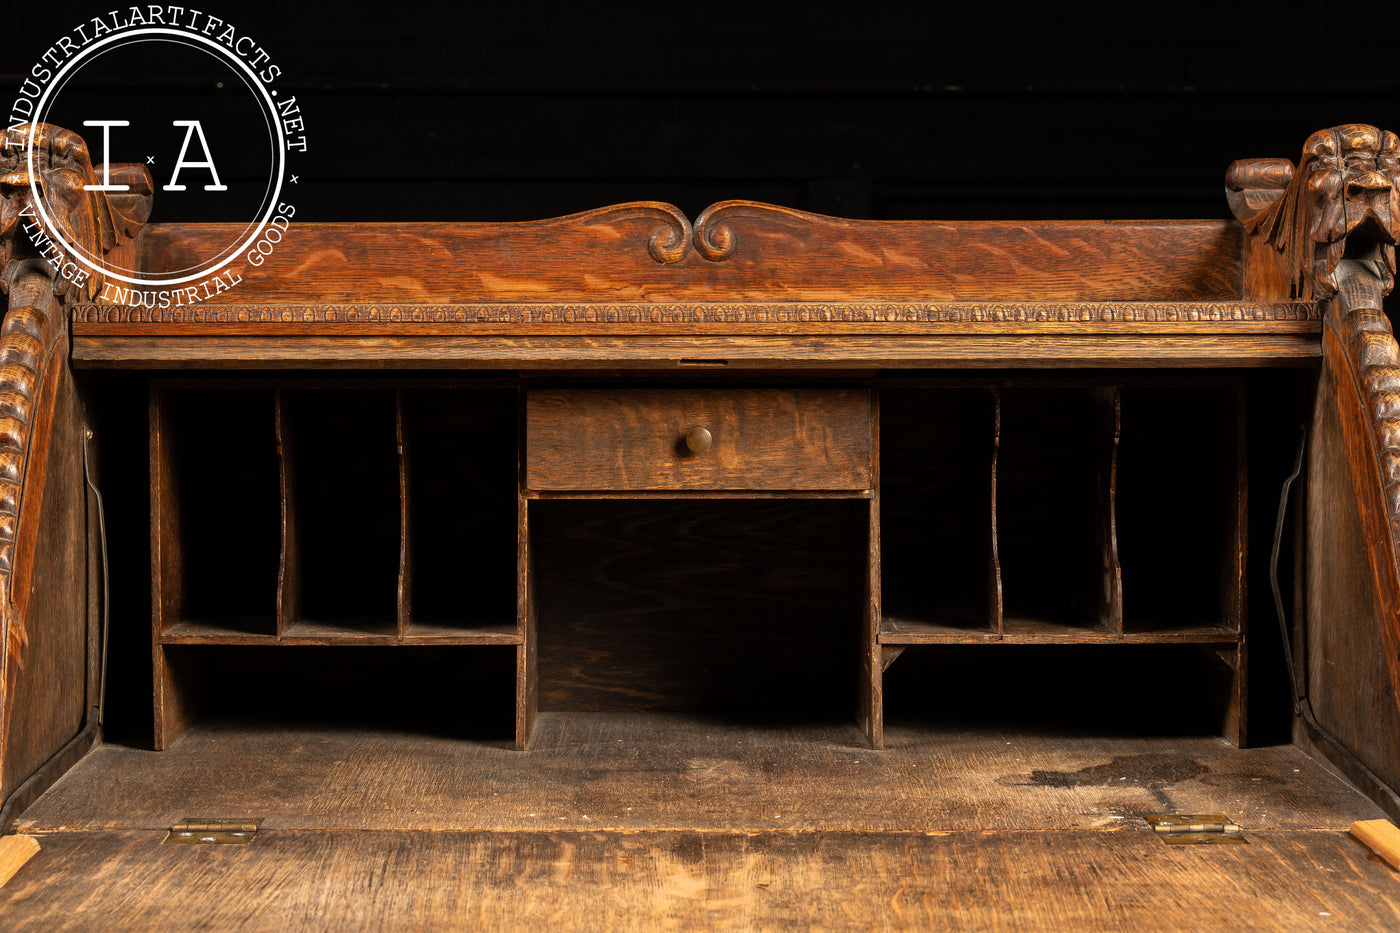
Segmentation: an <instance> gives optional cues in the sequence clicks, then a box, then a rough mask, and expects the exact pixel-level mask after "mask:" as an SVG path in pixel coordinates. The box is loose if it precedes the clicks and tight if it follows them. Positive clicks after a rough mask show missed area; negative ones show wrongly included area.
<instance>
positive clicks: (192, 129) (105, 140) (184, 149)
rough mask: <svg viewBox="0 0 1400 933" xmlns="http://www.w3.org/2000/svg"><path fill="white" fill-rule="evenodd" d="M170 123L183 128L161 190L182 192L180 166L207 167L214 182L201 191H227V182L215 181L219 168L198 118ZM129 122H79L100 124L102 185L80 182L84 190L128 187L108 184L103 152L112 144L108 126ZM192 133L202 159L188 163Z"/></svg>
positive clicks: (107, 159) (183, 167) (107, 161)
mask: <svg viewBox="0 0 1400 933" xmlns="http://www.w3.org/2000/svg"><path fill="white" fill-rule="evenodd" d="M171 124H172V125H173V126H183V127H184V128H185V141H184V142H183V143H182V144H181V145H180V154H179V155H178V156H177V157H176V158H175V171H173V172H171V174H170V184H168V185H164V186H163V187H162V189H161V190H163V191H184V190H186V188H185V186H184V185H182V184H179V181H180V170H181V169H186V168H207V169H208V170H209V174H210V175H211V176H213V178H214V183H213V184H212V185H205V186H204V190H205V191H227V190H228V185H225V184H224V183H223V182H221V181H219V170H218V169H217V168H216V167H215V166H214V156H213V155H212V154H211V153H210V152H209V141H208V140H207V139H205V138H204V127H203V126H201V125H200V122H199V121H198V120H172V121H171ZM130 125H131V121H129V120H84V121H83V126H100V127H102V184H100V185H84V186H83V188H84V190H87V191H127V190H129V187H128V186H127V185H114V184H112V177H111V174H110V172H111V168H110V166H111V160H110V159H109V158H108V156H107V154H108V152H109V151H110V149H111V143H112V127H114V126H130ZM195 136H198V137H199V148H200V149H202V150H203V151H204V161H203V162H189V161H186V160H185V154H186V153H188V152H189V151H190V140H191V139H192V138H193V137H195Z"/></svg>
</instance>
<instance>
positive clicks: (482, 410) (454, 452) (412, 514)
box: [401, 389, 518, 641]
mask: <svg viewBox="0 0 1400 933" xmlns="http://www.w3.org/2000/svg"><path fill="white" fill-rule="evenodd" d="M401 405H402V417H403V422H402V423H403V438H404V462H405V465H406V469H405V483H406V485H405V491H406V494H407V508H406V510H405V514H406V516H407V529H408V538H407V567H408V577H407V581H406V586H405V590H406V593H407V594H408V595H407V597H406V599H405V606H404V627H403V634H404V637H405V638H408V639H433V640H442V639H446V640H455V641H472V640H483V639H490V640H495V641H500V640H502V639H517V640H518V638H517V636H518V625H517V619H516V571H517V568H516V556H517V552H516V534H517V520H518V514H517V513H518V508H517V492H518V489H517V474H518V470H517V457H516V448H517V445H516V432H517V421H518V414H517V406H516V393H515V391H514V390H513V389H423V390H415V389H405V390H404V391H403V393H402V400H401Z"/></svg>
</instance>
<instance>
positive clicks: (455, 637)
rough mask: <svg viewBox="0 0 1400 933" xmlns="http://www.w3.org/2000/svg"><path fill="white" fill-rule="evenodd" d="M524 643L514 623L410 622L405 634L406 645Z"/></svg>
mask: <svg viewBox="0 0 1400 933" xmlns="http://www.w3.org/2000/svg"><path fill="white" fill-rule="evenodd" d="M524 641H525V638H524V636H522V635H521V634H520V632H519V630H518V629H517V628H516V626H515V623H514V622H511V623H507V624H502V625H445V624H442V623H439V622H410V623H408V625H407V626H406V627H405V628H404V632H403V643H404V644H405V645H519V644H523V643H524Z"/></svg>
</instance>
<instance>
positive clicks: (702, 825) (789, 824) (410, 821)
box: [21, 649, 1381, 833]
mask: <svg viewBox="0 0 1400 933" xmlns="http://www.w3.org/2000/svg"><path fill="white" fill-rule="evenodd" d="M464 650H466V649H464ZM472 650H474V651H475V650H481V649H472ZM905 663H906V662H905V661H904V660H901V661H900V663H899V664H897V665H895V666H894V667H893V668H891V672H895V671H899V670H900V668H901V666H902V665H903V664H905ZM848 697H849V694H843V695H842V696H841V697H840V700H841V701H843V702H844V701H846V700H847V699H848ZM404 705H406V704H401V705H400V706H401V707H402V706H404ZM509 705H510V704H509V702H508V700H507V701H506V702H503V703H501V704H500V706H501V708H502V709H505V710H509ZM298 709H299V707H298V706H297V705H295V704H293V703H291V702H290V701H289V700H288V701H286V702H284V704H283V708H282V712H283V715H281V716H280V717H279V716H277V715H275V714H268V715H267V716H266V717H265V718H260V719H253V718H250V717H248V716H245V717H243V719H242V720H241V722H240V721H237V720H224V721H221V722H211V723H208V724H197V725H196V726H194V727H192V728H191V729H190V730H189V732H188V733H186V735H185V737H184V738H183V739H182V740H181V741H180V742H179V743H177V744H176V745H174V746H173V747H171V748H170V749H168V750H167V751H164V752H158V753H157V752H150V751H143V750H140V749H135V748H125V747H120V746H113V745H103V746H100V747H99V748H97V749H96V750H95V751H94V752H92V753H91V754H90V755H89V756H88V757H87V758H86V759H84V760H83V761H82V762H80V763H79V764H78V766H77V767H76V768H75V769H74V770H72V771H70V772H69V774H68V775H67V776H66V777H65V778H64V779H63V781H62V782H61V783H60V784H59V785H58V786H57V787H56V788H55V789H54V790H52V791H51V792H50V793H49V794H48V795H46V796H45V797H44V798H43V799H41V800H40V801H39V802H37V803H36V804H34V805H33V806H32V807H31V808H30V809H29V810H27V811H26V812H25V813H24V814H23V820H24V821H33V822H32V824H31V825H30V828H29V829H26V831H33V830H43V831H53V832H56V831H65V832H78V831H82V832H108V831H117V830H126V829H142V830H155V829H160V828H162V827H168V826H169V822H168V821H170V820H176V819H180V818H181V817H184V816H187V815H191V814H195V813H198V814H212V815H219V814H226V813H227V814H235V815H254V816H262V817H264V818H265V820H264V823H263V826H264V828H265V829H268V830H275V829H281V830H308V831H311V830H321V831H332V830H376V831H421V832H433V831H439V830H454V831H475V830H492V831H518V830H541V831H554V830H564V831H585V832H586V831H593V830H609V831H646V830H663V829H664V830H678V831H698V832H713V831H721V830H725V831H735V832H748V831H762V830H773V831H783V832H906V833H922V832H944V831H958V832H978V831H982V830H987V831H993V830H995V831H1013V830H1040V831H1048V830H1082V831H1097V830H1105V829H1112V828H1114V827H1122V826H1124V825H1126V824H1127V823H1128V822H1129V821H1130V820H1131V819H1132V818H1134V817H1135V816H1136V815H1139V814H1141V813H1151V812H1158V811H1161V810H1179V811H1181V812H1188V813H1189V812H1202V813H1209V812H1224V813H1228V814H1229V815H1231V816H1232V817H1234V818H1235V820H1236V822H1238V823H1240V824H1241V825H1243V826H1244V827H1245V831H1246V832H1247V833H1249V832H1261V831H1266V830H1267V831H1280V830H1290V831H1293V830H1317V829H1328V830H1333V831H1338V832H1345V831H1346V829H1347V827H1348V826H1350V825H1351V823H1352V822H1354V821H1356V820H1359V819H1374V818H1377V817H1379V816H1381V812H1380V811H1379V810H1378V809H1377V808H1376V807H1375V805H1374V804H1372V803H1370V802H1369V801H1367V800H1366V799H1365V798H1364V797H1362V796H1361V795H1360V794H1359V793H1357V792H1356V791H1355V790H1353V789H1352V788H1351V787H1349V786H1348V785H1347V784H1345V783H1344V782H1343V781H1342V780H1341V779H1339V778H1337V777H1336V776H1335V775H1334V774H1333V773H1332V772H1331V771H1329V770H1327V769H1326V768H1324V767H1323V766H1322V765H1320V764H1318V763H1317V762H1315V761H1313V760H1312V759H1309V758H1308V757H1307V756H1306V755H1304V754H1303V753H1302V752H1301V751H1300V750H1298V749H1297V748H1296V747H1293V746H1286V745H1285V746H1274V747H1269V748H1258V749H1243V750H1242V749H1237V748H1234V747H1232V746H1231V745H1230V744H1229V743H1228V742H1225V741H1224V740H1222V739H1220V738H1218V737H1213V736H1209V735H1199V734H1195V735H1193V734H1190V731H1189V730H1188V729H1185V728H1182V727H1181V726H1180V725H1178V728H1177V731H1176V734H1174V735H1173V734H1167V733H1163V734H1162V735H1160V736H1157V737H1152V736H1147V735H1146V734H1145V733H1144V734H1139V735H1133V734H1123V733H1121V732H1120V733H1118V734H1114V733H1113V732H1111V731H1107V730H1104V729H1102V728H1094V727H1087V726H1086V727H1081V728H1080V729H1079V730H1077V731H1076V730H1072V729H1068V728H1067V729H1064V730H1062V732H1061V734H1058V735H1053V734H1047V733H1046V732H1045V731H1044V730H1036V729H1034V728H1031V727H1028V726H1026V725H1018V726H1016V727H1015V728H1011V729H1008V728H1004V727H999V726H998V725H997V724H995V722H993V724H990V725H988V724H986V723H977V722H974V721H971V720H967V721H963V722H959V723H953V724H949V725H947V726H943V727H940V726H938V725H937V723H936V717H935V716H926V717H925V718H922V719H913V718H911V717H910V716H909V715H908V711H907V710H905V709H901V710H899V711H897V714H896V715H894V716H892V717H890V718H889V719H888V720H887V722H886V726H885V738H886V748H885V750H884V751H881V752H878V753H877V752H872V751H871V750H870V749H868V748H866V747H865V744H864V737H863V736H862V735H861V733H860V730H859V729H858V728H857V727H856V726H855V724H854V723H852V722H850V721H849V720H845V721H843V718H844V717H842V716H841V715H840V714H839V713H838V715H837V717H836V718H834V719H833V720H829V721H820V720H808V721H802V720H799V719H797V718H795V717H793V718H787V719H777V720H771V721H767V722H764V721H752V720H749V721H745V720H744V719H743V718H742V717H740V716H736V715H732V714H731V715H729V716H725V717H721V716H717V715H714V714H711V715H701V714H697V713H695V712H686V713H661V712H632V713H629V712H622V711H611V712H606V713H577V712H571V713H563V712H545V713H541V714H540V717H539V720H538V721H537V723H536V726H535V735H534V740H533V741H532V743H531V745H530V749H529V751H526V752H524V753H521V752H517V751H515V750H514V749H513V748H512V747H511V744H512V743H511V732H510V717H509V716H508V715H505V716H501V717H498V720H499V722H500V723H501V725H502V726H503V728H501V730H500V732H499V733H498V734H496V735H495V736H490V737H483V738H479V739H476V740H472V741H463V740H462V739H461V737H460V735H458V734H456V733H454V732H453V731H452V730H453V728H454V726H453V724H452V723H450V722H447V721H446V720H445V719H444V717H438V718H437V719H429V718H428V716H427V714H426V712H422V711H414V710H411V709H403V708H400V710H399V712H398V718H397V719H391V718H385V719H384V720H383V721H382V723H381V725H380V726H379V727H378V728H366V727H365V726H363V725H360V726H357V725H355V724H354V721H353V720H352V719H349V717H348V716H342V717H340V720H339V721H338V722H337V720H335V719H329V718H328V719H325V720H324V721H322V722H321V723H316V722H311V721H305V720H303V723H302V724H300V725H298V724H296V723H294V722H292V721H290V719H289V716H290V714H291V713H293V712H295V711H297V710H298ZM347 720H348V721H347ZM1003 721H1004V722H1009V721H1010V720H1009V718H1005V719H1004V720H1003ZM332 723H335V724H336V725H335V727H334V728H330V727H328V726H330V725H331V724H332ZM437 730H445V731H437ZM21 828H25V824H24V823H23V822H22V823H21Z"/></svg>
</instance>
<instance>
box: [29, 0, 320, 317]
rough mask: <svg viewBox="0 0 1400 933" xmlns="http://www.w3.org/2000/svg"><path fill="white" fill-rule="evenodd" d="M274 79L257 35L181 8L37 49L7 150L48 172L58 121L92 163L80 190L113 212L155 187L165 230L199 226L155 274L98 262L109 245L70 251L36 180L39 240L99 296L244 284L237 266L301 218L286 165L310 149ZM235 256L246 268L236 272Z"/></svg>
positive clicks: (166, 301)
mask: <svg viewBox="0 0 1400 933" xmlns="http://www.w3.org/2000/svg"><path fill="white" fill-rule="evenodd" d="M281 74H282V69H281V68H280V66H278V65H276V64H274V63H273V62H272V57H271V55H270V54H269V53H268V52H267V51H266V50H264V49H263V47H262V45H261V44H260V43H259V42H258V41H257V39H256V38H255V37H254V36H251V35H248V34H246V33H243V32H242V31H240V30H239V29H238V28H237V27H235V26H234V25H232V24H230V23H228V22H227V21H226V20H223V19H220V18H218V17H216V16H214V15H212V14H208V13H204V12H201V11H197V10H190V9H188V8H182V7H156V6H150V7H146V8H136V7H131V8H129V9H128V11H127V12H126V14H123V13H121V12H120V11H113V12H111V13H108V14H105V15H104V16H101V17H94V18H93V19H91V20H89V21H88V22H86V23H82V24H79V25H78V26H76V27H75V28H74V29H72V30H70V32H69V33H67V34H65V35H64V36H61V37H59V38H58V39H57V40H56V41H55V42H54V44H53V45H51V46H50V47H49V48H48V49H47V50H46V51H45V53H44V55H43V56H42V57H41V58H40V60H39V62H38V63H37V64H36V65H35V66H34V67H33V68H32V69H31V70H30V72H29V75H28V77H26V78H25V80H24V82H23V84H22V86H21V89H20V95H19V97H17V98H16V100H15V103H14V106H13V107H12V112H11V118H10V130H11V133H10V135H11V139H10V142H11V144H14V143H18V144H20V145H23V146H24V148H25V157H26V159H27V164H26V168H27V175H28V177H29V178H31V179H42V178H43V172H44V170H45V169H46V167H47V166H46V165H45V164H44V159H45V153H43V152H42V141H41V140H40V138H39V135H38V134H39V131H40V125H41V124H51V125H56V126H63V127H65V128H66V129H69V130H71V131H73V132H76V133H78V134H79V135H81V136H82V137H83V138H84V140H85V141H86V143H87V147H88V151H89V153H90V154H91V161H92V171H93V176H94V182H93V183H88V184H84V185H83V186H82V187H83V189H84V190H85V191H94V192H102V193H103V194H104V195H106V196H108V197H109V198H111V199H113V200H112V203H114V204H116V203H119V202H118V199H120V198H123V197H127V198H129V197H131V196H133V195H144V194H146V193H147V191H146V187H147V185H149V193H150V194H152V195H153V196H154V204H155V208H156V210H155V215H156V216H157V217H158V218H159V219H160V220H161V221H163V222H169V221H182V220H199V221H201V222H204V223H202V225H201V228H200V231H199V233H198V235H196V236H192V237H185V238H182V242H181V245H180V248H179V249H178V250H165V251H163V252H161V253H160V255H159V257H158V261H157V262H155V263H151V264H150V265H151V266H152V267H154V268H155V269H159V271H153V269H152V268H146V269H142V268H138V267H134V266H136V262H137V261H136V259H135V258H134V257H132V258H129V259H126V260H121V259H119V258H117V257H116V256H114V255H113V254H111V253H108V254H107V255H105V256H104V255H101V254H96V255H95V254H94V253H93V249H94V247H95V248H96V249H98V250H102V249H104V248H105V245H104V244H101V243H96V244H94V243H84V242H75V240H77V239H78V237H77V236H76V235H74V234H73V233H72V232H71V231H70V227H71V224H70V223H68V222H65V221H67V220H68V217H67V216H66V215H65V211H69V210H70V209H71V206H70V205H66V204H63V203H57V204H56V203H54V202H53V201H52V199H51V198H50V197H49V196H48V192H47V187H48V186H47V185H44V184H42V182H41V183H38V184H33V183H31V185H32V188H33V190H32V191H31V197H30V201H31V203H32V206H33V212H34V215H35V219H36V220H37V221H38V224H39V226H40V227H42V230H43V233H44V234H46V235H47V236H48V238H49V239H50V240H52V241H53V243H54V244H56V245H57V246H58V247H59V248H61V249H62V250H63V252H64V253H65V254H66V255H67V256H68V257H69V258H71V260H72V261H73V262H75V263H78V264H81V265H82V266H85V267H86V268H87V269H88V270H91V271H93V272H96V273H99V274H100V276H101V277H102V279H103V281H104V282H106V286H105V288H104V290H103V294H102V295H101V296H100V300H101V301H103V302H106V303H114V304H128V305H133V306H148V307H170V306H171V305H184V304H192V303H196V302H197V301H200V300H204V299H207V298H209V297H212V296H213V295H214V294H217V293H220V292H223V291H226V290H228V289H229V288H231V287H233V286H234V285H236V284H238V282H241V281H242V276H241V271H240V270H242V269H244V268H246V265H251V266H261V265H263V264H264V263H265V262H266V261H267V259H268V257H269V256H271V255H272V253H273V251H274V249H275V247H276V244H277V243H279V242H281V240H282V238H283V237H284V235H285V234H286V232H287V230H288V227H289V225H290V221H291V218H292V217H293V215H294V214H295V207H294V206H293V205H292V204H291V203H289V201H288V200H287V198H286V196H285V189H287V188H288V186H289V185H294V184H296V183H297V181H298V175H297V168H296V166H295V165H294V164H293V160H294V159H295V158H297V157H298V156H301V155H303V154H305V153H306V151H307V142H306V134H305V122H304V117H303V115H302V112H301V108H300V106H299V104H298V102H297V100H296V97H295V95H292V94H286V93H282V91H281V90H280V89H279V88H278V87H277V86H276V82H277V79H278V78H279V76H280V75H281ZM124 111H125V112H124ZM21 132H23V138H22V139H19V140H17V139H14V137H15V136H18V135H20V133H21ZM147 177H149V181H147V180H146V179H147ZM138 189H141V190H138ZM211 221H212V222H211ZM108 245H109V244H108ZM240 258H243V259H244V263H245V264H244V265H235V263H236V261H237V260H239V259H240Z"/></svg>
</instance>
